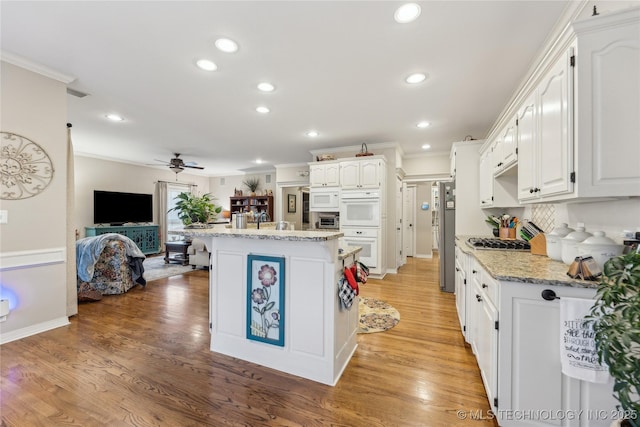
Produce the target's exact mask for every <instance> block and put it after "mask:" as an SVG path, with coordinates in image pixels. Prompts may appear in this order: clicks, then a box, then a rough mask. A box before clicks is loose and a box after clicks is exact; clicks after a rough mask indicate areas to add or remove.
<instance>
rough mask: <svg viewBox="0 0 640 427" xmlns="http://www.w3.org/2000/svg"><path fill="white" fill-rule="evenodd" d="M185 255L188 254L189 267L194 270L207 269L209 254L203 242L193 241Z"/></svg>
mask: <svg viewBox="0 0 640 427" xmlns="http://www.w3.org/2000/svg"><path fill="white" fill-rule="evenodd" d="M187 254H189V265H191V268H193V269H194V270H195V269H196V268H198V267H201V268H206V269H209V257H210V252H209V249H208V248H207V245H205V243H204V241H202V240H200V239H193V240H192V241H191V246H189V247H188V248H187Z"/></svg>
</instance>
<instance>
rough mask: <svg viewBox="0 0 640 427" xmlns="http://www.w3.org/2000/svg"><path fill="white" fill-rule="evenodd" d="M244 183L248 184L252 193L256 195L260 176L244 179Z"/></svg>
mask: <svg viewBox="0 0 640 427" xmlns="http://www.w3.org/2000/svg"><path fill="white" fill-rule="evenodd" d="M242 183H243V184H244V185H246V186H247V188H248V189H249V191H251V195H252V196H255V195H256V190H257V189H258V187H259V186H260V178H256V177H251V178H247V179H245V180H244V181H242Z"/></svg>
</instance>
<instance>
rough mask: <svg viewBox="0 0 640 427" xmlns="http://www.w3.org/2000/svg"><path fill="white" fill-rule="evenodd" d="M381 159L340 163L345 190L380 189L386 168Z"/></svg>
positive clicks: (341, 178) (341, 180) (341, 179)
mask: <svg viewBox="0 0 640 427" xmlns="http://www.w3.org/2000/svg"><path fill="white" fill-rule="evenodd" d="M382 166H383V164H382V160H381V159H370V160H353V161H346V162H341V163H340V182H341V184H342V188H343V189H360V188H380V186H381V185H382V182H383V174H384V168H383V167H382Z"/></svg>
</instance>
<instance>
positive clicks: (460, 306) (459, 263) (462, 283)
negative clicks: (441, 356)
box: [455, 243, 469, 340]
mask: <svg viewBox="0 0 640 427" xmlns="http://www.w3.org/2000/svg"><path fill="white" fill-rule="evenodd" d="M463 244H464V243H463ZM468 257H469V256H468V255H467V254H465V253H464V252H462V251H461V250H460V248H459V247H458V246H456V274H455V294H456V311H457V312H458V320H459V321H460V330H461V331H462V335H464V336H465V340H466V336H467V305H466V301H467V265H468Z"/></svg>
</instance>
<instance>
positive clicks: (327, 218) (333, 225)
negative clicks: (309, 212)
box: [318, 213, 340, 230]
mask: <svg viewBox="0 0 640 427" xmlns="http://www.w3.org/2000/svg"><path fill="white" fill-rule="evenodd" d="M318 228H328V229H334V230H338V229H339V228H340V215H339V214H337V213H321V214H318Z"/></svg>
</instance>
